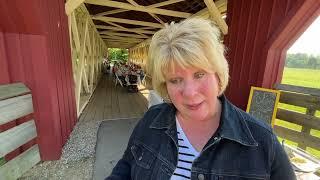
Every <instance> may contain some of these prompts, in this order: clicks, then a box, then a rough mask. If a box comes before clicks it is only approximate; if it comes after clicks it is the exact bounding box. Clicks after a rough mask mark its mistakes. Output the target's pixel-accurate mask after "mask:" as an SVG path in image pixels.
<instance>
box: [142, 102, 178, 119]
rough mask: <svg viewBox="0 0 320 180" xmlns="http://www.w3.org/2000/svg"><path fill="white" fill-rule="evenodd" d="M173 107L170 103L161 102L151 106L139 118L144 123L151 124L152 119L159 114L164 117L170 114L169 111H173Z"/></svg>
mask: <svg viewBox="0 0 320 180" xmlns="http://www.w3.org/2000/svg"><path fill="white" fill-rule="evenodd" d="M174 110H175V108H174V106H173V105H172V104H168V103H161V104H156V105H153V106H151V107H150V108H149V109H148V110H147V112H146V113H145V114H144V116H143V118H142V119H141V120H142V121H144V122H145V123H146V124H151V123H152V122H153V120H154V119H156V118H157V117H159V116H161V117H164V115H165V116H167V115H168V114H170V112H172V111H174Z"/></svg>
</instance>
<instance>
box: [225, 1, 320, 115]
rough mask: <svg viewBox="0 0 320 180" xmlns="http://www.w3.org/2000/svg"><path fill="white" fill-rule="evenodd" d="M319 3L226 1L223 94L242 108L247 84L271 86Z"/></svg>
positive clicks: (245, 100)
mask: <svg viewBox="0 0 320 180" xmlns="http://www.w3.org/2000/svg"><path fill="white" fill-rule="evenodd" d="M319 6H320V3H319V1H317V0H310V1H300V0H284V1H276V0H270V1H263V0H257V1H249V0H230V1H228V10H227V11H228V12H227V14H228V19H227V21H228V23H229V24H228V25H229V34H228V35H227V41H226V42H225V43H226V46H227V48H228V54H227V57H228V60H229V64H230V84H229V86H228V89H227V92H226V95H227V96H228V97H229V99H230V100H231V101H232V102H233V103H235V104H236V105H237V106H240V107H241V108H243V109H244V108H245V106H246V104H247V99H248V95H249V91H250V86H262V87H266V88H272V86H273V84H274V83H275V82H276V81H279V80H280V78H279V77H281V74H282V69H283V66H284V62H283V61H284V57H285V51H286V49H287V48H288V47H289V45H291V44H292V42H293V41H292V39H296V38H297V37H298V35H300V34H301V33H302V31H303V30H304V29H306V25H309V24H311V22H312V21H311V20H312V19H315V16H317V15H319V11H320V10H319V9H320V8H319ZM310 19H311V20H310ZM290 43H291V44H290ZM239 94H241V95H239Z"/></svg>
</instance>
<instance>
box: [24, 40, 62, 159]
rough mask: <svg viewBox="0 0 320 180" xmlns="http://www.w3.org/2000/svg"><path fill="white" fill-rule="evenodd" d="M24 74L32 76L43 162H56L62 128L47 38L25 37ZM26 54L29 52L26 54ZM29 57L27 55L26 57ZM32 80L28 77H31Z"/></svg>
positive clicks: (60, 144) (59, 149)
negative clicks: (29, 73)
mask: <svg viewBox="0 0 320 180" xmlns="http://www.w3.org/2000/svg"><path fill="white" fill-rule="evenodd" d="M21 46H22V49H23V50H25V51H24V52H23V54H24V61H25V62H28V65H27V64H25V66H24V67H25V69H26V70H27V71H26V72H31V73H32V74H33V77H32V82H34V85H33V86H32V88H31V91H32V94H33V104H34V109H35V113H34V115H35V121H36V125H37V130H38V136H39V138H38V140H39V141H38V142H39V147H40V151H41V152H40V154H41V157H42V160H54V159H59V158H60V155H61V151H62V142H61V124H60V117H59V108H58V105H59V104H58V101H57V95H56V84H55V74H54V71H53V69H52V67H50V64H49V62H48V61H49V58H48V56H49V54H48V52H47V38H46V36H37V35H24V36H22V38H21ZM26 50H28V52H26ZM28 53H29V55H28ZM30 78H31V77H30Z"/></svg>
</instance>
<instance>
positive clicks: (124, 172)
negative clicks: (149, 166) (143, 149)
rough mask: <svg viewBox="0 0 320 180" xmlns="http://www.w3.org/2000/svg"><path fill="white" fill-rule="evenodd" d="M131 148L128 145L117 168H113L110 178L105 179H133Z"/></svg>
mask: <svg viewBox="0 0 320 180" xmlns="http://www.w3.org/2000/svg"><path fill="white" fill-rule="evenodd" d="M129 147H130V146H129V145H128V147H127V149H126V150H125V152H124V154H123V157H122V158H121V159H120V160H119V161H118V163H117V164H116V166H115V167H114V168H113V170H112V172H111V174H110V176H109V177H107V178H105V180H121V179H123V180H125V179H131V177H130V174H131V159H132V155H131V152H130V148H129Z"/></svg>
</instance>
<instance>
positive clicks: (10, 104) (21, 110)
mask: <svg viewBox="0 0 320 180" xmlns="http://www.w3.org/2000/svg"><path fill="white" fill-rule="evenodd" d="M32 112H33V105H32V97H31V94H27V95H24V96H18V97H15V98H10V99H6V100H3V101H0V125H2V124H5V123H8V122H10V121H13V120H15V119H18V118H20V117H23V116H25V115H28V114H31V113H32ZM0 157H1V156H0Z"/></svg>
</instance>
